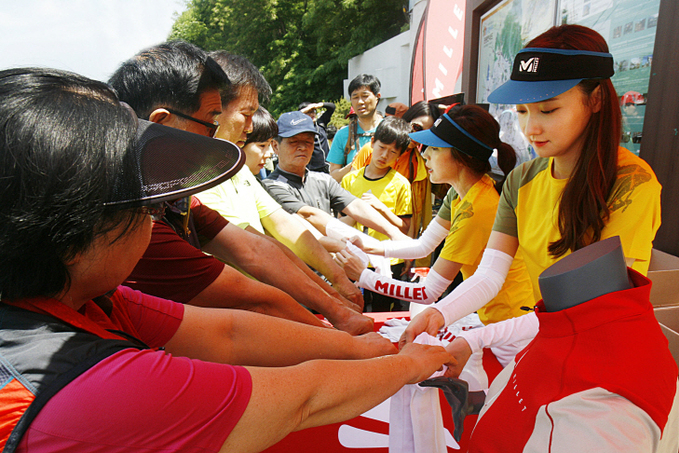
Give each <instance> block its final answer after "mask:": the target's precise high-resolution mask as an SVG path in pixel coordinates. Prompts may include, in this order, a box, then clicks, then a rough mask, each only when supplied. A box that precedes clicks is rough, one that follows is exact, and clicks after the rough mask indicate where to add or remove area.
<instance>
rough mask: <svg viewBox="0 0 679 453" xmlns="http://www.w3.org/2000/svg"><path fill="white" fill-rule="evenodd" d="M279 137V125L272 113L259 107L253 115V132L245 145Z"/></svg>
mask: <svg viewBox="0 0 679 453" xmlns="http://www.w3.org/2000/svg"><path fill="white" fill-rule="evenodd" d="M277 136H278V124H276V120H275V119H274V117H273V116H271V113H269V111H268V110H267V109H265V108H264V107H259V108H258V109H257V111H256V112H255V114H254V115H252V132H251V133H250V134H248V138H247V140H245V144H246V145H247V144H248V143H260V142H265V141H267V140H270V139H272V138H276V137H277Z"/></svg>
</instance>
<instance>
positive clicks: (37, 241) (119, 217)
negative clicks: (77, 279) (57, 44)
mask: <svg viewBox="0 0 679 453" xmlns="http://www.w3.org/2000/svg"><path fill="white" fill-rule="evenodd" d="M136 129H137V127H136V121H135V120H134V118H133V117H132V114H131V112H129V111H128V109H127V108H125V107H123V106H122V105H121V104H120V103H119V102H118V99H117V98H116V95H115V93H114V92H113V91H112V90H111V89H110V88H109V87H108V86H107V85H105V84H104V83H102V82H98V81H94V80H90V79H87V78H85V77H82V76H79V75H76V74H72V73H69V72H63V71H57V70H51V69H34V68H27V69H10V70H6V71H1V72H0V206H2V209H1V210H0V256H2V259H0V298H2V299H3V300H16V299H22V298H29V297H37V296H45V297H51V296H55V295H57V294H60V293H62V292H63V291H64V290H67V289H68V288H69V285H70V276H69V272H68V263H69V262H71V261H72V260H73V259H74V258H75V257H76V256H78V254H80V253H82V252H84V251H85V250H87V249H88V247H90V246H91V244H92V242H93V241H94V240H95V239H96V238H97V237H99V235H102V234H105V233H107V232H109V231H112V230H114V229H115V228H117V227H118V226H119V225H121V224H124V223H125V222H127V225H126V226H125V228H124V231H125V232H126V231H127V229H129V228H131V227H133V226H135V225H137V223H136V222H139V221H140V217H139V216H138V215H135V214H134V213H133V212H134V211H131V210H125V211H120V210H116V209H115V208H110V207H106V206H104V202H105V201H106V200H108V199H110V198H111V196H112V191H113V190H114V189H113V187H114V185H115V180H116V176H117V175H118V174H119V173H120V172H121V170H122V169H123V168H124V166H125V165H126V163H128V160H127V159H125V155H126V153H127V150H128V149H130V147H131V146H132V144H133V142H134V140H135V133H136ZM122 234H124V233H122ZM122 234H121V236H122ZM121 236H119V237H121ZM116 240H117V239H116Z"/></svg>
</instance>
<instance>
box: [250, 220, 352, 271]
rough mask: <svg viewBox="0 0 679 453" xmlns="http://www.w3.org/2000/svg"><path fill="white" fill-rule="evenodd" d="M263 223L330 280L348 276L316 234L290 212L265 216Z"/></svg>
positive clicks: (274, 235)
mask: <svg viewBox="0 0 679 453" xmlns="http://www.w3.org/2000/svg"><path fill="white" fill-rule="evenodd" d="M262 225H264V228H265V229H266V230H267V231H268V232H269V233H270V234H272V235H273V237H275V238H276V239H278V241H279V242H281V243H283V244H284V245H286V246H287V247H288V248H289V249H290V250H292V251H293V252H294V255H296V257H299V258H300V259H301V260H302V261H303V262H304V263H306V264H308V265H309V266H311V267H313V268H314V269H316V270H317V271H318V272H320V273H321V274H323V275H325V277H326V278H327V279H328V280H329V281H330V282H332V283H334V282H335V281H337V280H340V279H341V278H342V277H343V276H344V277H346V275H345V274H344V271H343V270H342V269H341V268H340V267H339V266H338V265H337V264H336V263H335V261H334V260H333V259H332V257H331V256H330V254H329V253H328V252H327V251H326V250H325V249H324V248H323V246H322V245H321V244H320V243H319V242H318V240H316V238H315V237H314V235H313V234H312V233H311V232H310V231H308V230H307V229H306V228H304V227H303V226H302V224H301V222H298V221H297V220H295V219H294V218H293V217H292V216H291V215H290V214H288V213H286V212H283V211H276V212H274V213H273V214H271V215H270V216H267V217H264V218H263V219H262Z"/></svg>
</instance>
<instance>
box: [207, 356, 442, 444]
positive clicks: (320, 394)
mask: <svg viewBox="0 0 679 453" xmlns="http://www.w3.org/2000/svg"><path fill="white" fill-rule="evenodd" d="M409 346H410V347H409V348H407V349H404V350H403V351H401V352H400V353H399V354H397V355H392V356H387V357H380V358H377V359H368V360H360V361H325V360H323V361H316V360H314V361H311V362H307V363H304V364H301V365H298V366H295V367H290V368H248V371H250V374H251V376H252V389H253V390H252V396H251V398H250V402H249V404H248V407H247V409H246V410H245V413H244V414H243V416H242V417H241V419H240V420H239V422H238V424H237V425H236V427H235V428H234V430H233V431H232V432H231V434H230V435H229V438H228V439H227V440H226V442H225V443H224V446H223V448H222V450H221V451H224V452H227V451H242V452H245V451H247V452H256V451H261V450H262V449H264V448H266V447H268V446H269V445H272V444H274V443H275V442H277V441H278V440H280V439H282V438H283V437H285V436H286V435H287V433H289V432H291V431H298V430H301V429H306V428H311V427H314V426H321V425H326V424H329V423H335V422H339V421H343V420H347V419H350V418H353V417H356V416H358V415H360V414H362V413H363V412H365V411H366V410H368V409H370V408H372V407H374V406H376V405H377V404H379V403H380V402H382V401H384V400H385V399H387V398H388V397H390V396H391V395H393V394H394V393H396V392H397V391H398V390H399V389H400V388H401V387H403V386H404V385H405V384H415V383H417V382H420V381H422V380H424V379H426V378H428V377H429V376H431V374H432V373H433V372H434V371H436V370H438V369H439V368H440V367H441V365H442V364H448V363H450V364H452V363H453V362H454V359H452V357H451V356H450V355H449V354H448V353H446V352H445V350H444V349H443V348H440V347H437V346H427V345H409ZM291 389H294V391H290V390H291Z"/></svg>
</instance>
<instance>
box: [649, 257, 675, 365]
mask: <svg viewBox="0 0 679 453" xmlns="http://www.w3.org/2000/svg"><path fill="white" fill-rule="evenodd" d="M648 278H650V279H651V281H652V282H653V286H652V287H651V303H652V304H653V306H654V309H653V311H654V313H655V318H656V319H657V320H658V322H659V323H660V328H661V329H662V331H663V333H664V334H665V336H666V337H667V340H668V342H669V348H670V352H671V353H672V356H673V357H674V360H675V361H676V362H677V365H679V257H676V256H674V255H670V254H669V253H665V252H661V251H660V250H655V249H653V251H652V252H651V262H650V263H649V267H648Z"/></svg>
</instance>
